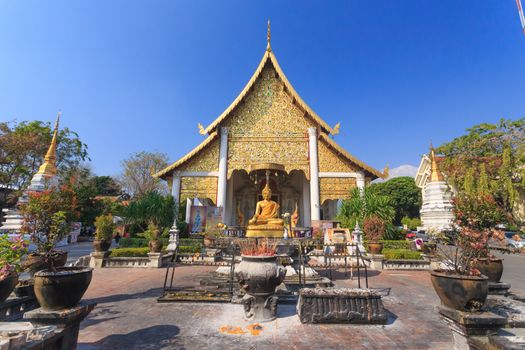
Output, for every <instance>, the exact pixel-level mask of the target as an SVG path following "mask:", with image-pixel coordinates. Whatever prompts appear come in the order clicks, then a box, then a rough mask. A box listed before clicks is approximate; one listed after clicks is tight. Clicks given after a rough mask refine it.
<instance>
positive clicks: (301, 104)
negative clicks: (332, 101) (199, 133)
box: [203, 32, 333, 134]
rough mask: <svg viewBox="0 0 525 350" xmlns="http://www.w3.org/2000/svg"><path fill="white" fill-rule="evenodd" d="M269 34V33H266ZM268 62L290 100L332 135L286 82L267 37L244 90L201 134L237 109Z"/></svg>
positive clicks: (217, 124)
mask: <svg viewBox="0 0 525 350" xmlns="http://www.w3.org/2000/svg"><path fill="white" fill-rule="evenodd" d="M268 33H269V32H268ZM268 61H269V62H270V63H271V64H272V65H273V67H274V68H275V71H276V72H277V75H278V76H279V78H280V79H281V80H282V81H283V83H284V86H285V89H286V90H287V91H288V92H289V93H290V95H291V96H292V99H293V100H294V101H296V103H297V104H298V105H299V107H300V108H301V109H302V110H304V111H305V112H306V115H307V116H308V117H309V118H310V119H312V120H313V121H314V122H315V123H316V124H318V125H319V126H320V127H321V128H322V130H323V131H325V132H326V133H328V134H331V133H333V129H332V128H331V127H330V126H329V125H328V124H327V123H326V122H325V121H324V120H323V119H321V117H319V116H318V115H317V113H315V112H314V111H313V110H312V109H311V108H310V106H308V105H307V104H306V102H304V101H303V99H302V98H301V96H299V94H298V93H297V91H295V89H294V88H293V86H292V84H290V82H289V81H288V79H287V78H286V75H284V73H283V71H282V69H281V67H280V66H279V63H278V62H277V58H275V55H274V54H273V51H272V49H271V46H270V40H269V36H268V46H267V48H266V51H265V52H264V55H263V58H262V59H261V62H260V63H259V66H258V67H257V69H256V70H255V73H254V74H253V75H252V77H251V78H250V80H249V81H248V83H247V84H246V86H245V87H244V89H242V91H241V93H240V94H239V95H238V96H237V98H236V99H235V100H234V101H233V102H232V103H231V104H230V105H229V106H228V108H226V110H225V111H224V112H222V114H221V115H220V116H219V117H218V118H217V119H215V120H214V121H213V122H212V123H211V124H210V125H209V126H208V127H207V128H205V129H204V131H203V133H205V134H209V133H211V132H212V131H214V130H215V129H216V128H217V127H219V125H220V124H221V122H223V121H224V120H225V119H226V118H227V117H228V116H229V115H230V113H231V112H232V111H233V110H234V109H235V107H237V106H238V105H239V104H240V103H241V102H242V101H243V99H244V97H245V96H246V95H247V94H248V92H249V91H250V90H251V88H252V87H253V85H254V84H255V82H256V81H257V78H259V76H260V75H261V72H262V71H263V68H264V66H265V65H266V63H267V62H268Z"/></svg>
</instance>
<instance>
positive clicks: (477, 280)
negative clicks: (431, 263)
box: [430, 270, 489, 312]
mask: <svg viewBox="0 0 525 350" xmlns="http://www.w3.org/2000/svg"><path fill="white" fill-rule="evenodd" d="M430 280H431V281H432V286H433V287H434V290H435V291H436V293H437V295H438V296H439V299H440V300H441V303H442V304H443V305H445V306H448V307H450V308H452V309H455V310H459V311H466V312H476V311H479V310H481V307H482V306H483V304H485V300H486V299H487V295H488V292H489V289H488V277H486V276H483V275H481V276H463V275H458V274H455V273H453V272H452V271H446V270H434V271H431V272H430Z"/></svg>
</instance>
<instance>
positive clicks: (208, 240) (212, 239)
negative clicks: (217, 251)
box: [203, 236, 215, 248]
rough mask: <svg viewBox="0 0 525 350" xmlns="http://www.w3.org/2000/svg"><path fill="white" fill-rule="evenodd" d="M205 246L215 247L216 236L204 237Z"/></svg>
mask: <svg viewBox="0 0 525 350" xmlns="http://www.w3.org/2000/svg"><path fill="white" fill-rule="evenodd" d="M203 244H204V247H205V248H214V247H215V237H206V236H205V237H204V241H203Z"/></svg>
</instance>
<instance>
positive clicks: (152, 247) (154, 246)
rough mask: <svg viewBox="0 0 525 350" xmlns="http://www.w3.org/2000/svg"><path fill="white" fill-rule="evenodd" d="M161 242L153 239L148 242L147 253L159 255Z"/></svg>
mask: <svg viewBox="0 0 525 350" xmlns="http://www.w3.org/2000/svg"><path fill="white" fill-rule="evenodd" d="M162 245H163V243H162V241H161V240H158V239H155V240H151V241H149V242H148V247H149V251H150V252H151V253H160V252H161V251H162Z"/></svg>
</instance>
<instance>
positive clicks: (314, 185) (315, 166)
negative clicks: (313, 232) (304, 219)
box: [308, 128, 321, 220]
mask: <svg viewBox="0 0 525 350" xmlns="http://www.w3.org/2000/svg"><path fill="white" fill-rule="evenodd" d="M308 144H309V158H310V218H311V220H320V217H321V216H320V211H321V206H320V203H319V162H318V153H317V128H308Z"/></svg>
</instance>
